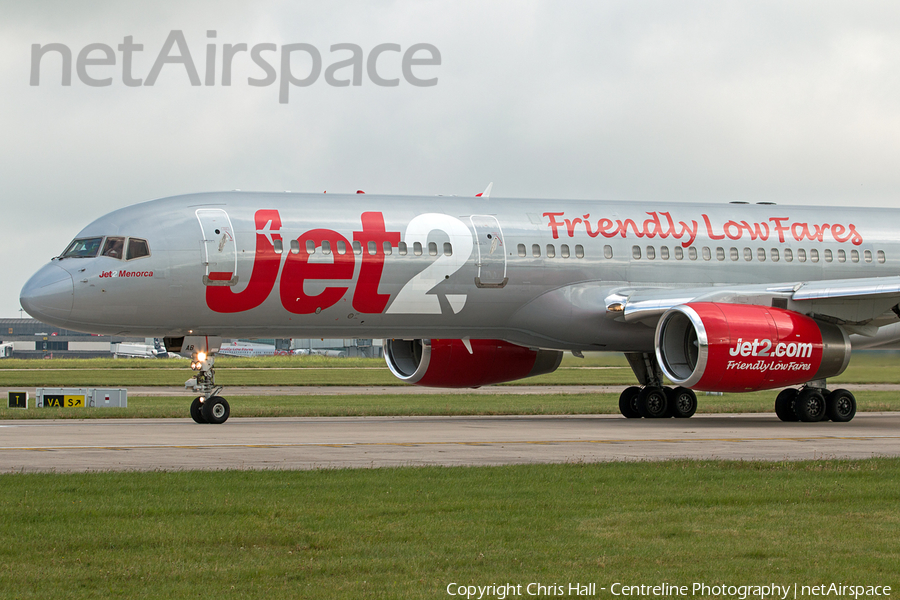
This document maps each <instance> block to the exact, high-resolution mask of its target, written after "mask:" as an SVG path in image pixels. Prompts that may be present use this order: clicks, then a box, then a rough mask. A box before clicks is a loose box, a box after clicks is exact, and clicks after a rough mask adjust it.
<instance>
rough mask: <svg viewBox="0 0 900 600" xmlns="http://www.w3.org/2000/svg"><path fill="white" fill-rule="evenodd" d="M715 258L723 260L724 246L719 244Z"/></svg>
mask: <svg viewBox="0 0 900 600" xmlns="http://www.w3.org/2000/svg"><path fill="white" fill-rule="evenodd" d="M716 260H725V248H722V247H721V246H719V247H718V248H716Z"/></svg>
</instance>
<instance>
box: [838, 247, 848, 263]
mask: <svg viewBox="0 0 900 600" xmlns="http://www.w3.org/2000/svg"><path fill="white" fill-rule="evenodd" d="M838 262H847V253H846V252H844V251H843V250H838Z"/></svg>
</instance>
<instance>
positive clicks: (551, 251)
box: [547, 244, 556, 258]
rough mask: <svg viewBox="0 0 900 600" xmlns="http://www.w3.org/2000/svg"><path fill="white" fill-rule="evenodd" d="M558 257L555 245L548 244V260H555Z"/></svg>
mask: <svg viewBox="0 0 900 600" xmlns="http://www.w3.org/2000/svg"><path fill="white" fill-rule="evenodd" d="M555 257H556V246H554V245H553V244H547V258H555Z"/></svg>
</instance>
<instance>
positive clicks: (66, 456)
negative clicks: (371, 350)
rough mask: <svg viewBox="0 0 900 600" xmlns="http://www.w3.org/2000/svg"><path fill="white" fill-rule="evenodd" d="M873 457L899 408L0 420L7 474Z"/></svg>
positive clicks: (882, 451)
mask: <svg viewBox="0 0 900 600" xmlns="http://www.w3.org/2000/svg"><path fill="white" fill-rule="evenodd" d="M873 456H900V413H896V412H892V413H860V414H857V416H856V418H855V419H854V420H853V421H851V422H850V423H830V422H826V423H782V422H780V421H779V420H778V419H777V418H776V417H775V415H772V414H740V415H695V416H694V417H693V418H691V419H659V420H656V419H649V420H646V419H624V418H622V417H621V416H618V415H616V416H614V415H575V416H496V417H494V416H489V417H318V418H244V419H239V418H233V419H230V420H229V421H228V422H227V423H225V424H224V425H219V426H214V425H197V424H195V423H194V422H193V421H191V420H190V419H92V420H82V421H76V420H18V421H12V420H7V421H0V472H7V473H8V472H33V471H57V472H74V471H121V470H135V471H144V470H182V469H203V470H209V469H315V468H341V467H388V466H404V465H447V466H453V465H508V464H524V463H564V462H605V461H617V460H665V459H672V458H694V459H742V460H800V459H824V458H870V457H873Z"/></svg>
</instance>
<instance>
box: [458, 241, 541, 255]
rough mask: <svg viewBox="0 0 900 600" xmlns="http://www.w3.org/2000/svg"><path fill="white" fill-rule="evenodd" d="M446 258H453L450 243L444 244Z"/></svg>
mask: <svg viewBox="0 0 900 600" xmlns="http://www.w3.org/2000/svg"><path fill="white" fill-rule="evenodd" d="M523 248H524V246H523ZM444 256H453V244H451V243H450V242H444Z"/></svg>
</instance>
